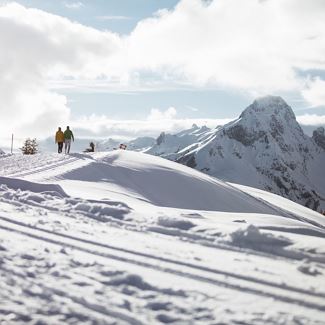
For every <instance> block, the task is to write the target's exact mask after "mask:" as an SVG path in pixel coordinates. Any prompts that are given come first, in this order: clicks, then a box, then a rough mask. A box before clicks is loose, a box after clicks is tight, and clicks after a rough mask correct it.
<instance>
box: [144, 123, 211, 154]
mask: <svg viewBox="0 0 325 325" xmlns="http://www.w3.org/2000/svg"><path fill="white" fill-rule="evenodd" d="M214 132H215V131H214V130H211V129H209V128H208V127H206V126H202V127H198V126H197V125H196V124H193V125H192V127H191V128H190V129H188V130H184V131H181V132H179V133H176V134H168V133H167V134H166V133H165V132H162V133H161V134H160V136H159V137H158V138H157V139H156V141H155V144H154V145H153V146H152V147H151V148H150V149H148V150H146V153H149V154H152V155H156V156H161V157H164V158H167V159H171V160H175V159H176V158H177V157H179V155H181V153H182V152H183V150H184V149H185V148H191V149H194V148H196V146H197V143H201V142H204V141H206V140H207V139H209V138H210V137H211V136H213V134H214ZM188 150H189V149H188Z"/></svg>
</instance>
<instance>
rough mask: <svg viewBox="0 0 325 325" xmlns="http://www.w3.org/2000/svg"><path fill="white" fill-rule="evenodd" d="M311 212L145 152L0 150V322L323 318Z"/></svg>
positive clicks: (318, 244)
mask: <svg viewBox="0 0 325 325" xmlns="http://www.w3.org/2000/svg"><path fill="white" fill-rule="evenodd" d="M324 274H325V219H324V217H323V216H322V215H320V214H318V213H317V212H314V211H312V210H310V209H307V208H304V207H303V206H301V205H298V204H296V203H293V202H292V201H289V200H287V199H284V198H281V197H279V196H277V195H274V194H270V193H268V192H265V191H262V190H259V189H255V188H251V187H247V186H243V185H237V184H230V183H225V182H222V181H220V180H218V179H215V178H212V177H210V176H208V175H205V174H203V173H201V172H198V171H196V170H194V169H191V168H188V167H186V166H183V165H180V164H177V163H174V162H171V161H168V160H164V159H162V158H159V157H154V156H151V155H148V154H143V153H139V152H128V151H120V150H117V151H113V152H106V153H105V152H103V153H99V152H98V153H90V154H71V155H66V156H65V155H58V154H37V155H34V156H28V157H27V156H23V155H20V154H14V155H11V156H7V157H2V158H0V275H1V284H0V301H1V308H0V324H20V323H29V324H81V323H82V324H116V323H117V324H160V323H175V324H324V310H325V303H324V301H325V300H324V298H325V281H324Z"/></svg>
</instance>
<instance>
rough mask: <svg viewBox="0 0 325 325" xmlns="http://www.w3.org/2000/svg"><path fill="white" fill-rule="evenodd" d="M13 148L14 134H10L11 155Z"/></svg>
mask: <svg viewBox="0 0 325 325" xmlns="http://www.w3.org/2000/svg"><path fill="white" fill-rule="evenodd" d="M13 148H14V134H13V133H12V134H11V150H10V152H11V153H12V150H13Z"/></svg>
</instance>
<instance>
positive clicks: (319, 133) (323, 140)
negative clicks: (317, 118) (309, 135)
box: [313, 127, 325, 150]
mask: <svg viewBox="0 0 325 325" xmlns="http://www.w3.org/2000/svg"><path fill="white" fill-rule="evenodd" d="M313 140H314V141H315V142H316V144H317V145H318V146H319V147H321V148H322V149H324V150H325V129H324V128H323V127H319V128H317V129H316V130H315V131H314V132H313Z"/></svg>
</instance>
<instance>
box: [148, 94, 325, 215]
mask: <svg viewBox="0 0 325 325" xmlns="http://www.w3.org/2000/svg"><path fill="white" fill-rule="evenodd" d="M170 137H172V136H170ZM175 137H176V136H175ZM177 139H178V137H177ZM190 143H191V139H190V140H189V141H188V142H187V143H186V145H187V148H185V149H183V150H180V151H178V152H176V151H175V150H174V148H173V147H172V146H169V149H170V151H168V149H166V148H165V147H162V148H163V150H162V151H159V150H158V149H157V148H156V147H153V150H149V151H148V152H149V153H153V154H158V155H161V152H163V153H164V156H165V157H167V158H170V159H173V160H177V161H178V162H180V163H183V164H185V165H187V166H190V167H194V168H196V169H198V170H200V171H203V172H205V173H207V174H209V175H212V176H215V177H218V178H221V179H223V180H226V181H230V182H234V183H238V184H243V185H249V186H253V187H257V188H260V189H264V190H267V191H270V192H272V193H276V194H279V195H282V196H284V197H286V198H289V199H291V200H293V201H295V202H298V203H300V204H302V205H305V206H308V207H310V208H312V209H314V210H324V209H325V173H324V172H323V171H322V169H323V166H324V165H325V151H324V150H323V149H324V148H323V147H324V143H325V136H324V129H323V128H320V129H318V130H317V131H316V132H314V136H313V139H312V138H310V137H308V136H307V135H305V134H304V132H303V130H302V129H301V127H300V125H299V124H298V123H297V121H296V118H295V115H294V113H293V111H292V109H291V108H290V107H289V106H288V105H287V104H286V103H285V101H284V100H283V99H282V98H280V97H275V96H267V97H263V98H260V99H257V100H255V101H254V103H253V104H252V105H250V106H249V107H247V108H246V109H245V110H244V111H243V113H242V114H241V115H240V117H239V118H238V119H237V120H235V121H232V122H230V123H229V124H227V125H225V126H222V127H219V128H217V129H216V130H214V132H213V134H211V132H208V136H206V137H205V138H203V139H194V142H192V143H191V145H190Z"/></svg>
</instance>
